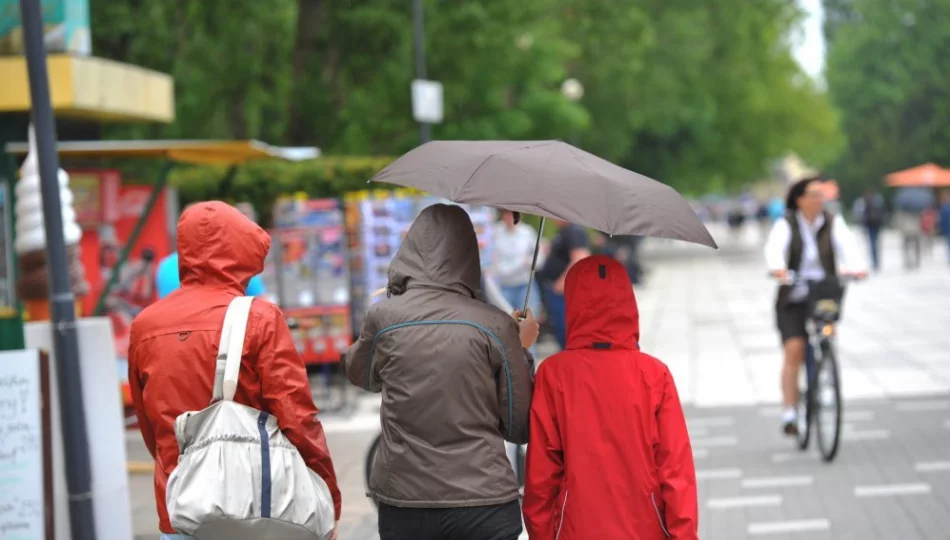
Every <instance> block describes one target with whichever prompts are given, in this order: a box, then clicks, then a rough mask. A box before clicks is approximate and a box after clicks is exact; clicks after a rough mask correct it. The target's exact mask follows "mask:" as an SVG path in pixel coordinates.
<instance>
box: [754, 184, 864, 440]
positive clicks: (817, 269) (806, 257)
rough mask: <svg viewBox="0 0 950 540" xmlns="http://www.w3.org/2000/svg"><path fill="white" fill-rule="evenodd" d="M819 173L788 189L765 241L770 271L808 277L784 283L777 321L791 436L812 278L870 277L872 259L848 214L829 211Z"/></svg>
mask: <svg viewBox="0 0 950 540" xmlns="http://www.w3.org/2000/svg"><path fill="white" fill-rule="evenodd" d="M820 182H821V181H820V179H819V177H809V178H805V179H803V180H800V181H798V182H797V183H795V184H794V185H792V187H791V188H790V189H789V190H788V195H787V197H786V200H785V208H786V214H785V218H784V219H780V220H778V221H776V222H775V225H773V227H772V230H771V231H770V232H769V237H768V240H767V241H766V244H765V262H766V264H767V266H768V269H769V272H770V273H771V275H772V276H773V277H775V278H776V279H778V280H780V281H782V282H784V281H786V280H787V279H788V277H789V272H790V271H792V272H794V273H795V274H796V275H797V276H799V277H800V278H802V279H803V280H804V281H803V282H802V283H800V284H797V285H795V286H790V285H787V284H783V285H780V286H779V289H778V297H777V300H776V303H775V321H776V326H777V327H778V331H779V334H780V335H781V338H782V347H783V349H784V354H785V359H784V363H783V365H782V404H783V411H782V422H783V430H784V432H785V434H787V435H792V436H794V435H797V433H798V422H797V417H796V416H797V413H796V407H795V405H796V403H797V401H798V373H799V369H800V368H801V365H802V362H803V361H804V359H805V347H806V345H807V338H808V333H807V330H806V321H807V319H808V311H807V299H808V285H807V282H819V281H823V280H825V279H826V278H830V279H834V278H835V277H836V276H837V275H838V274H839V273H840V274H852V275H855V276H856V277H859V278H860V277H864V276H866V275H867V270H866V268H867V267H866V263H865V261H864V260H863V257H862V255H861V251H860V250H859V249H858V246H857V243H856V241H855V239H854V236H853V235H852V234H851V230H850V229H848V225H847V224H846V223H845V221H844V218H842V217H841V216H840V215H832V214H831V213H829V212H827V211H825V209H824V196H823V192H822V189H821V183H820Z"/></svg>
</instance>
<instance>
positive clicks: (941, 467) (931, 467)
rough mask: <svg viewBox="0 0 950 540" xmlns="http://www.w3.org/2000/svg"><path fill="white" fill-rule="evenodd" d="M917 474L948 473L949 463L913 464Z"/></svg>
mask: <svg viewBox="0 0 950 540" xmlns="http://www.w3.org/2000/svg"><path fill="white" fill-rule="evenodd" d="M914 470H915V471H917V472H937V471H950V461H921V462H919V463H916V464H914Z"/></svg>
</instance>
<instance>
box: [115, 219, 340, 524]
mask: <svg viewBox="0 0 950 540" xmlns="http://www.w3.org/2000/svg"><path fill="white" fill-rule="evenodd" d="M269 249H270V236H269V235H268V234H267V233H266V232H264V230H263V229H261V228H260V227H258V226H257V225H256V224H255V223H254V222H252V221H251V220H249V219H248V218H247V217H245V216H244V215H243V214H242V213H241V212H240V211H238V210H237V209H236V208H234V207H232V206H230V205H228V204H225V203H223V202H218V201H213V202H204V203H198V204H195V205H192V206H190V207H189V208H187V209H186V210H185V212H184V213H183V214H182V216H181V219H180V220H179V221H178V252H179V257H180V258H179V271H180V274H181V288H180V289H178V290H176V291H174V292H173V293H171V294H169V295H168V296H166V297H165V298H163V299H162V300H159V301H158V302H156V303H154V304H152V305H150V306H148V307H147V308H145V309H144V310H143V311H142V312H141V313H139V315H138V316H137V317H136V318H135V320H134V321H133V323H132V330H131V334H132V335H131V340H130V341H131V342H130V345H129V387H130V390H131V394H132V402H133V404H134V406H135V415H136V417H137V419H138V424H139V429H140V430H141V432H142V438H143V439H144V440H145V445H146V446H147V447H148V451H149V452H150V453H151V454H152V457H154V458H155V502H156V506H157V508H158V522H159V529H161V532H162V533H163V536H162V538H179V537H180V536H179V535H175V534H174V533H175V530H174V529H173V528H172V526H171V523H170V522H169V519H168V510H167V508H166V507H165V485H166V483H167V482H168V476H169V475H170V474H171V473H172V471H173V470H174V469H175V466H176V465H177V464H178V442H177V440H176V439H175V419H176V418H177V417H178V415H180V414H182V413H184V412H186V411H198V410H201V409H204V408H205V407H207V406H208V405H209V404H210V402H211V394H212V388H213V385H214V371H215V357H216V356H217V349H218V341H219V339H220V336H221V326H222V323H223V321H224V314H225V311H227V308H228V304H230V303H231V300H232V299H233V298H234V297H236V296H241V295H243V294H244V291H245V290H246V289H247V284H248V282H249V281H250V279H251V277H252V276H255V275H257V274H260V273H261V270H263V269H264V257H265V256H266V255H267V251H268V250H269ZM234 400H235V401H236V402H238V403H241V404H243V405H247V406H249V407H253V408H255V409H260V410H262V411H266V412H268V413H270V414H272V415H274V416H275V417H277V422H278V424H279V425H280V429H281V431H282V432H283V433H284V435H285V436H286V437H287V439H288V440H289V441H290V442H291V443H292V444H293V445H294V446H296V447H297V450H298V451H299V452H300V454H301V456H302V457H303V459H304V461H305V462H306V464H307V466H308V467H310V469H311V470H313V471H314V472H315V473H317V474H318V475H319V476H320V477H321V478H323V480H324V481H325V482H326V484H327V487H329V488H330V493H331V495H332V497H333V502H334V506H335V510H336V519H337V520H339V519H340V504H341V503H340V489H339V487H337V481H336V474H335V472H334V470H333V462H332V461H331V459H330V452H329V450H328V449H327V441H326V437H325V436H324V433H323V427H322V425H321V424H320V421H319V420H317V407H316V406H315V405H314V404H313V396H312V394H311V392H310V382H309V380H308V379H307V371H306V368H305V367H304V363H303V361H302V360H301V359H300V356H299V355H298V354H297V349H296V347H295V346H294V341H293V338H292V337H291V334H290V329H289V328H288V327H287V322H286V321H285V320H284V316H283V314H282V313H281V311H280V309H279V308H278V307H277V306H275V305H274V304H272V303H270V302H267V301H264V300H260V299H258V300H255V301H254V303H253V304H251V313H250V317H249V318H248V322H247V334H246V337H245V340H244V354H243V356H242V358H241V371H240V375H239V377H238V388H237V393H236V394H235V396H234ZM333 534H334V536H333V538H335V535H336V532H335V531H334V533H333Z"/></svg>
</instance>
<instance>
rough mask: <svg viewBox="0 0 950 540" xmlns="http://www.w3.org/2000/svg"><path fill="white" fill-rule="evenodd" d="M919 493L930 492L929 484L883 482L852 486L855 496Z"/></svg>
mask: <svg viewBox="0 0 950 540" xmlns="http://www.w3.org/2000/svg"><path fill="white" fill-rule="evenodd" d="M921 493H930V484H924V483H915V484H883V485H879V486H857V487H855V488H854V496H855V497H889V496H892V495H919V494H921Z"/></svg>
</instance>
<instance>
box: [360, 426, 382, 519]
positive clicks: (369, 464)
mask: <svg viewBox="0 0 950 540" xmlns="http://www.w3.org/2000/svg"><path fill="white" fill-rule="evenodd" d="M382 438H383V434H382V433H380V434H379V435H377V436H376V438H375V439H373V442H372V443H371V444H370V445H369V450H367V451H366V469H365V471H364V472H365V475H366V476H365V480H366V490H367V491H369V489H370V488H369V479H370V476H371V475H372V474H373V464H374V463H375V462H376V452H378V451H379V443H380V441H381V440H382ZM370 500H371V501H373V506H375V505H376V500H375V499H373V498H372V497H370Z"/></svg>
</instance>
